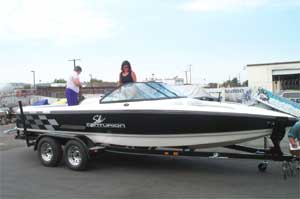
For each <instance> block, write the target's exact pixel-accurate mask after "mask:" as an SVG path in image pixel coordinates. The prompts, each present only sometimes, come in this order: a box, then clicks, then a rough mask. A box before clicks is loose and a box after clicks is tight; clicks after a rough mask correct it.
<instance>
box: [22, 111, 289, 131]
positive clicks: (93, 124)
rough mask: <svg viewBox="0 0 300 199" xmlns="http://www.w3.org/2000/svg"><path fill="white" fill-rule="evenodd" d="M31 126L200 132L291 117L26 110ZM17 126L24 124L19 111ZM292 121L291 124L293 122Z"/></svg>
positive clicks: (259, 125)
mask: <svg viewBox="0 0 300 199" xmlns="http://www.w3.org/2000/svg"><path fill="white" fill-rule="evenodd" d="M25 117H26V118H25V121H26V127H27V129H29V130H30V129H35V130H39V129H41V130H50V131H51V130H53V131H70V132H74V131H76V132H91V133H93V132H94V133H110V134H129V135H130V134H142V135H158V134H160V135H161V134H166V135H168V134H194V133H195V134H199V133H218V132H220V133H221V132H222V133H224V132H234V131H251V130H260V129H270V128H273V126H274V125H275V123H276V122H278V121H281V122H282V123H284V124H285V125H286V126H288V125H291V124H292V123H293V122H294V121H290V122H289V121H288V119H287V118H274V117H268V116H259V115H248V114H228V113H227V114H226V115H225V114H217V113H216V114H215V115H213V114H212V113H195V112H192V111H189V112H187V111H168V112H167V111H155V112H154V111H152V112H151V111H145V112H142V111H119V112H117V111H115V112H114V111H103V112H97V113H93V114H91V113H78V112H77V113H76V112H72V113H55V114H26V113H25ZM17 118H18V120H17V126H18V127H19V128H23V125H22V123H21V120H20V116H19V115H18V117H17ZM289 123H290V124H289Z"/></svg>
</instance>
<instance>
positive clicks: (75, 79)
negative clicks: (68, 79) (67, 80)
mask: <svg viewBox="0 0 300 199" xmlns="http://www.w3.org/2000/svg"><path fill="white" fill-rule="evenodd" d="M73 82H74V84H75V85H76V86H78V87H81V83H80V80H79V78H73Z"/></svg>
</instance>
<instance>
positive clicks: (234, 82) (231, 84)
mask: <svg viewBox="0 0 300 199" xmlns="http://www.w3.org/2000/svg"><path fill="white" fill-rule="evenodd" d="M223 86H224V87H228V86H229V87H239V86H241V83H240V82H239V80H238V79H237V78H236V77H235V78H233V79H232V80H227V81H226V82H224V83H223Z"/></svg>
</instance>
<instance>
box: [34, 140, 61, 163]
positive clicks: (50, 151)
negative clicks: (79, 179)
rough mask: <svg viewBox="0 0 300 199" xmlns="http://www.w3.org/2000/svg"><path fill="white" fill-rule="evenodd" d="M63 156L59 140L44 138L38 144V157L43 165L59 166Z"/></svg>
mask: <svg viewBox="0 0 300 199" xmlns="http://www.w3.org/2000/svg"><path fill="white" fill-rule="evenodd" d="M62 154H63V153H62V148H61V145H60V144H59V142H58V141H57V140H55V139H53V138H50V137H44V138H41V140H40V141H39V142H38V156H39V159H40V161H41V162H42V164H43V165H45V166H47V167H55V166H57V165H58V164H59V162H60V161H61V159H62Z"/></svg>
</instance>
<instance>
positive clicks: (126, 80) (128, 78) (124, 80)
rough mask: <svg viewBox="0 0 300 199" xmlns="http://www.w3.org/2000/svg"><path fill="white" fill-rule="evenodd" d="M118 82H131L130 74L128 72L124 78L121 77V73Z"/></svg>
mask: <svg viewBox="0 0 300 199" xmlns="http://www.w3.org/2000/svg"><path fill="white" fill-rule="evenodd" d="M120 81H121V83H122V84H126V83H131V82H133V79H132V75H131V72H129V73H128V74H127V75H126V76H123V74H122V73H121V74H120Z"/></svg>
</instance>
